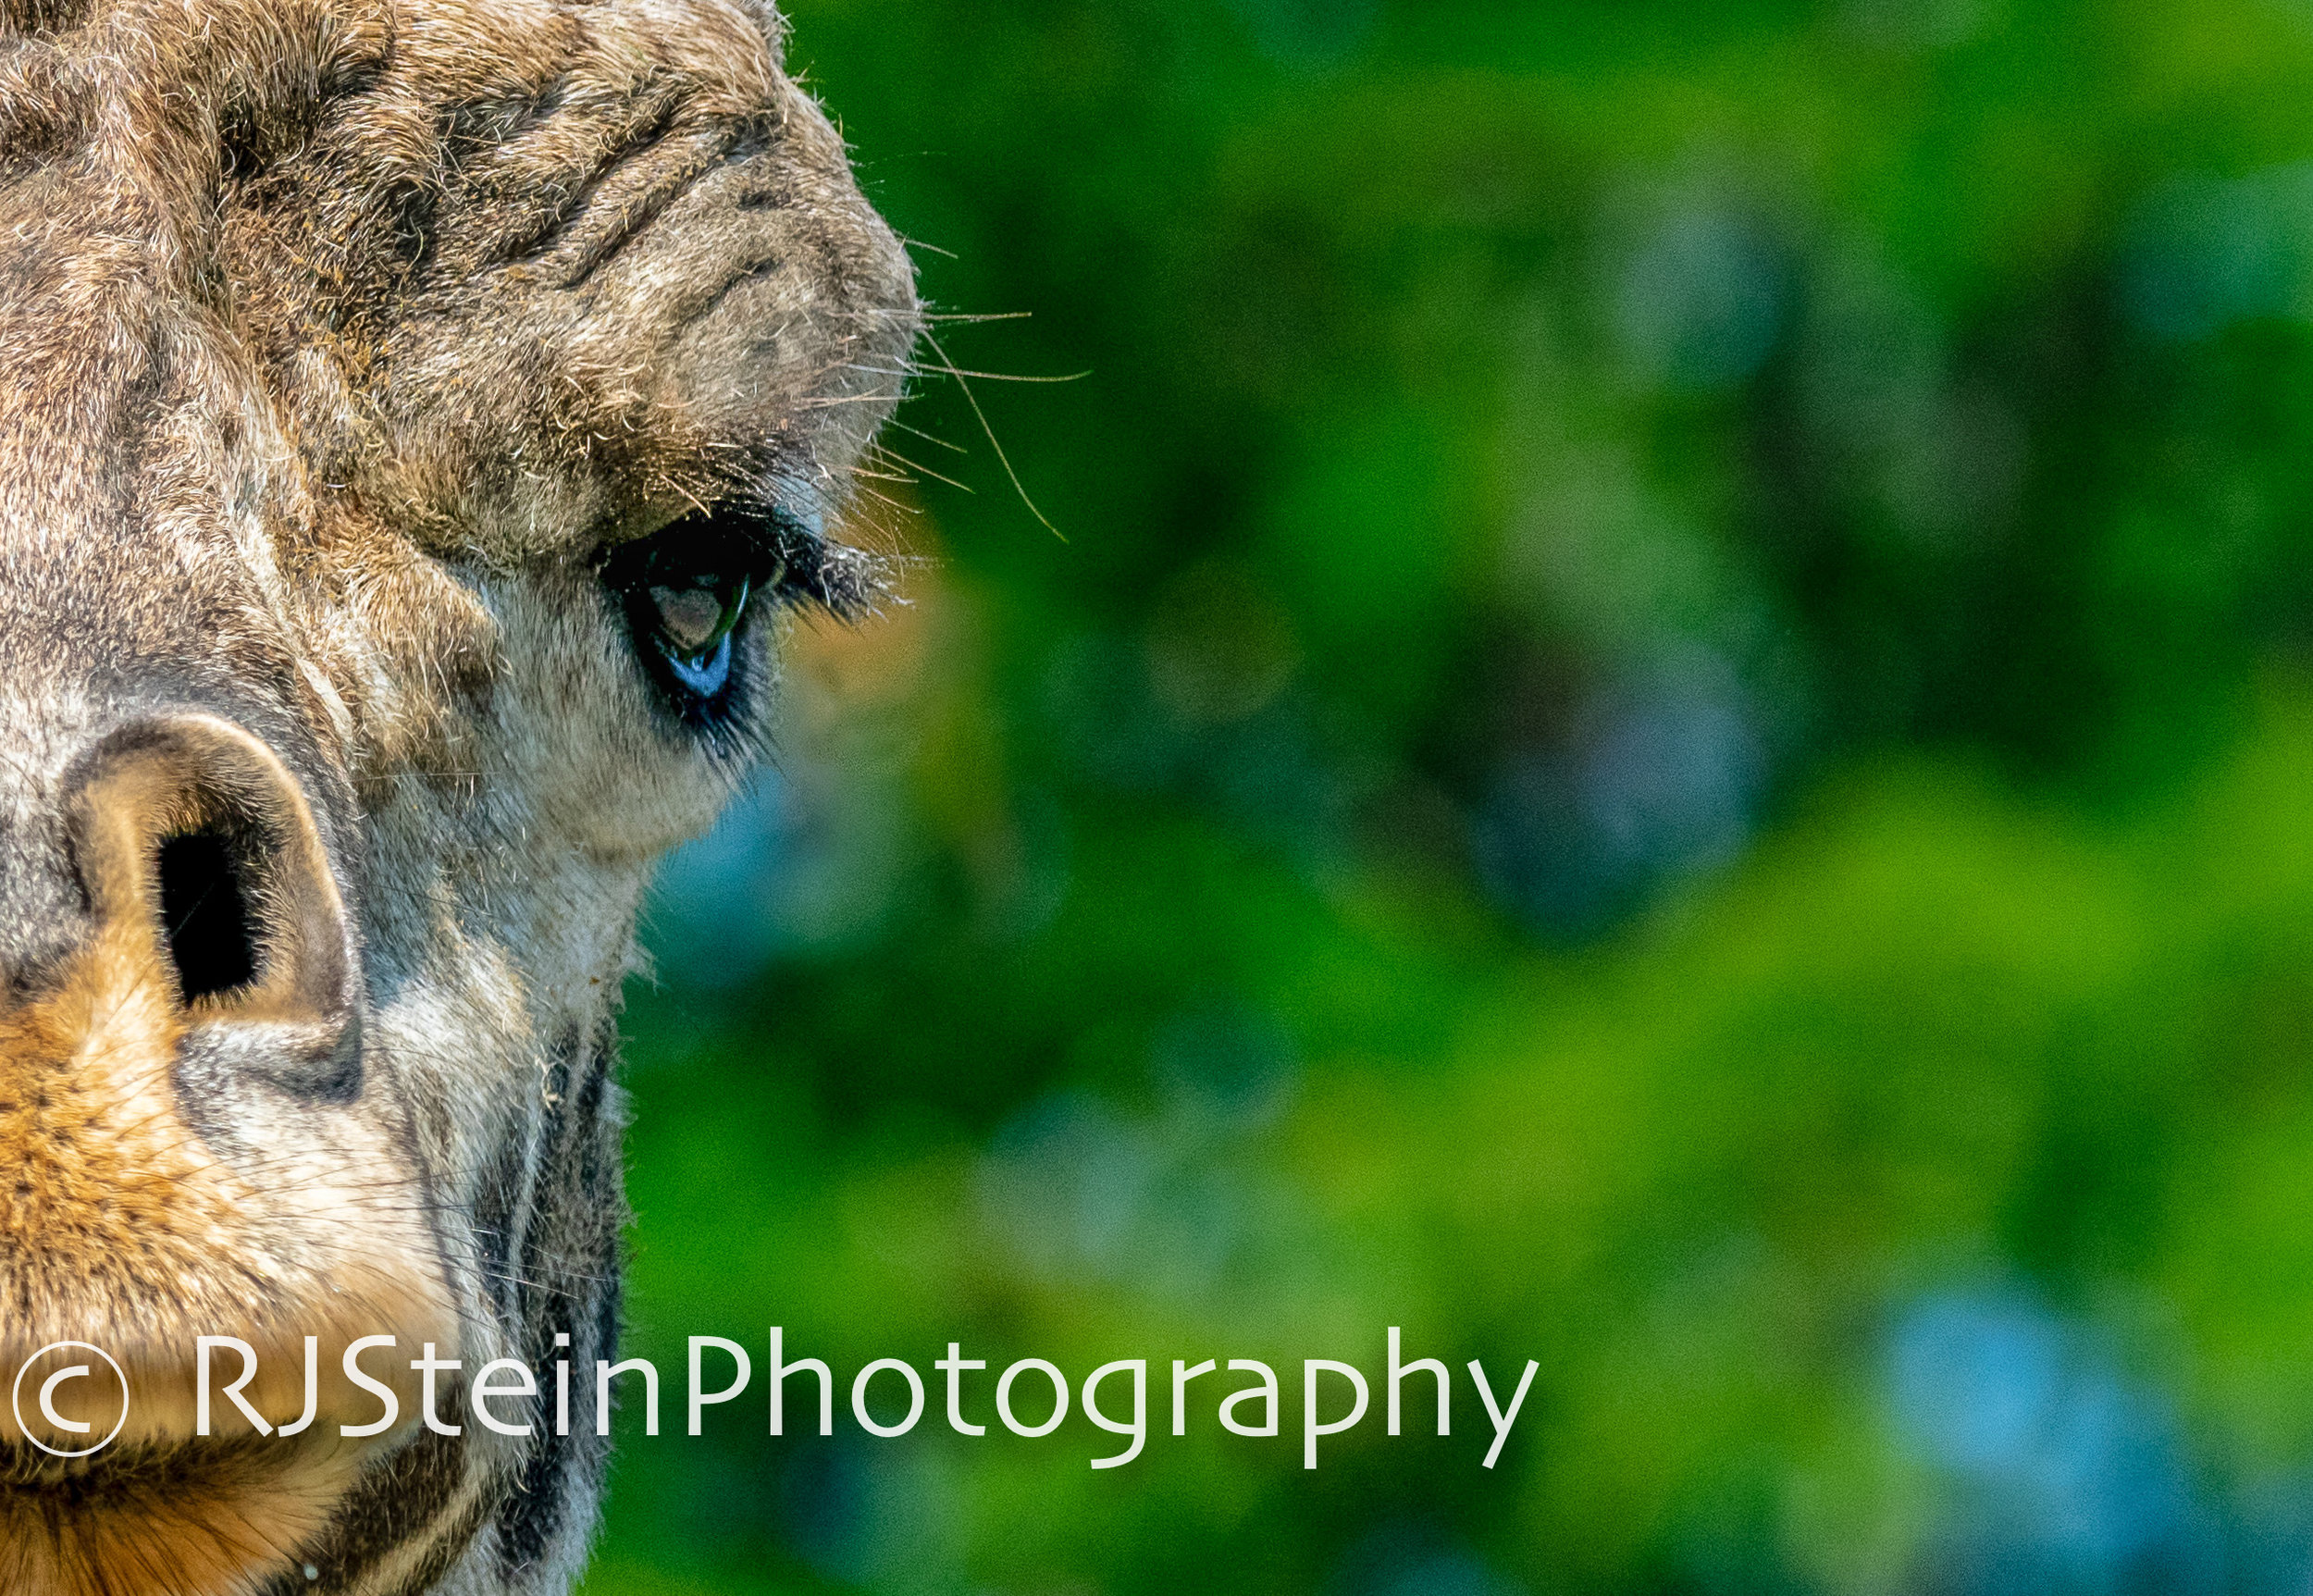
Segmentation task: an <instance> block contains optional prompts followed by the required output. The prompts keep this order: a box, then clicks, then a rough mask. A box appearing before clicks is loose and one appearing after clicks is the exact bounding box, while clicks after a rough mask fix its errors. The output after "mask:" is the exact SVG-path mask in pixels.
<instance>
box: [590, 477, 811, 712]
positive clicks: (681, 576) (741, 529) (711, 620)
mask: <svg viewBox="0 0 2313 1596" xmlns="http://www.w3.org/2000/svg"><path fill="white" fill-rule="evenodd" d="M766 530H767V527H766V525H765V524H764V523H763V522H762V521H761V518H760V517H759V516H757V515H754V514H752V513H745V512H741V513H713V512H701V513H695V514H691V515H686V516H685V517H684V518H683V519H682V520H680V521H677V522H676V523H674V525H673V526H669V527H667V528H666V529H665V530H664V531H662V532H659V533H656V534H654V535H652V536H651V537H649V538H637V539H636V540H634V541H632V542H629V543H622V544H620V545H618V546H617V547H616V548H614V549H613V550H612V551H611V552H610V554H609V555H608V557H607V558H606V559H605V560H604V562H603V567H602V580H603V584H604V585H605V586H606V587H607V588H609V589H610V591H611V593H612V596H613V597H614V598H615V599H616V600H618V601H619V603H620V604H621V605H622V607H623V608H624V609H625V613H626V623H627V629H628V631H629V633H630V634H631V636H632V637H633V639H634V646H635V651H636V654H637V658H638V659H639V661H640V662H641V664H642V667H643V670H644V671H645V672H646V673H647V674H649V676H650V678H651V680H652V681H654V682H655V683H657V684H658V687H659V688H660V690H661V691H662V693H664V694H665V695H666V697H667V699H668V701H669V702H670V704H671V705H672V706H673V707H674V710H675V711H677V712H678V713H680V714H681V715H682V716H683V717H684V718H685V719H686V720H687V721H691V722H694V723H698V724H711V723H713V722H715V721H717V720H719V719H721V718H722V716H723V714H724V711H725V710H726V709H727V706H728V703H729V699H730V696H731V690H732V686H733V674H734V665H735V650H736V636H735V634H736V632H737V630H738V627H739V624H740V623H741V622H742V621H744V620H745V619H746V618H747V610H748V600H750V599H751V598H753V597H754V596H755V595H756V594H757V593H758V592H760V591H763V590H766V589H768V590H771V591H773V592H775V591H777V590H778V588H780V586H781V584H782V582H783V581H784V580H785V575H786V562H785V559H783V558H782V557H781V555H780V553H779V551H778V549H777V547H776V543H775V539H773V538H770V537H766V536H765V532H766Z"/></svg>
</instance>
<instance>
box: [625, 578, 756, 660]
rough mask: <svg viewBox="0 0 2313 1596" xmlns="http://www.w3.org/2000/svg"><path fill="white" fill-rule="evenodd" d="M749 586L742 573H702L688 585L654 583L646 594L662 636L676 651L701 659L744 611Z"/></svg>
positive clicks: (722, 637)
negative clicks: (729, 574) (656, 612)
mask: <svg viewBox="0 0 2313 1596" xmlns="http://www.w3.org/2000/svg"><path fill="white" fill-rule="evenodd" d="M747 595H748V579H747V578H746V577H745V576H733V577H724V576H719V575H701V576H700V577H699V578H698V580H697V582H696V584H695V585H692V586H687V587H676V586H674V585H671V584H666V583H658V584H653V585H652V587H651V588H649V600H650V602H651V604H652V605H653V606H654V607H655V608H656V609H657V611H658V621H659V632H660V635H661V637H663V638H664V639H665V641H666V643H667V644H668V646H669V647H670V648H672V649H673V650H674V651H675V652H676V653H679V654H687V655H689V656H691V657H692V658H694V659H700V658H704V657H705V656H706V655H708V654H710V653H712V652H713V651H714V649H715V646H716V645H717V644H719V643H721V642H722V641H723V640H724V638H725V637H729V636H730V635H731V628H732V627H734V626H736V625H738V624H739V617H740V616H742V615H744V614H745V613H746V612H747Z"/></svg>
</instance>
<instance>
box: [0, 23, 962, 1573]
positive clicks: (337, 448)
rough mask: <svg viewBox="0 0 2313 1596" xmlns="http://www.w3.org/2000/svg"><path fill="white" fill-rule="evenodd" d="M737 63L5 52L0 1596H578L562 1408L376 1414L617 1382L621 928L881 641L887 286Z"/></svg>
mask: <svg viewBox="0 0 2313 1596" xmlns="http://www.w3.org/2000/svg"><path fill="white" fill-rule="evenodd" d="M784 45H785V24H784V22H783V20H782V19H781V18H780V16H779V15H778V13H777V12H776V11H775V10H774V9H773V6H772V5H771V3H770V0H0V1379H5V1378H8V1377H9V1376H10V1375H11V1374H13V1375H14V1376H15V1378H16V1379H17V1382H18V1383H17V1391H18V1395H19V1401H18V1403H17V1404H16V1408H15V1411H14V1416H12V1417H0V1589H5V1590H9V1591H12V1592H13V1591H23V1592H54V1593H56V1596H100V1593H119V1592H126V1591H135V1592H140V1593H146V1592H151V1593H158V1596H273V1593H276V1592H291V1591H305V1590H315V1591H325V1592H365V1593H374V1596H401V1593H414V1592H420V1591H440V1592H467V1593H481V1592H491V1593H498V1592H560V1591H563V1590H567V1589H569V1587H570V1585H571V1584H572V1582H573V1581H574V1580H575V1577H576V1575H577V1573H578V1571H579V1570H580V1568H581V1566H582V1565H583V1563H584V1559H585V1555H586V1552H587V1548H588V1540H589V1538H590V1536H591V1534H592V1532H593V1528H594V1526H595V1522H596V1518H597V1512H598V1507H597V1503H598V1499H599V1497H600V1488H601V1482H602V1477H603V1469H604V1462H605V1455H606V1449H607V1447H608V1445H609V1441H607V1440H605V1439H603V1438H602V1437H601V1436H600V1435H599V1434H598V1433H597V1429H598V1426H597V1424H596V1422H595V1417H596V1416H595V1411H594V1402H595V1392H594V1382H593V1381H592V1380H590V1379H585V1378H583V1377H582V1378H580V1379H575V1380H573V1381H572V1382H571V1391H570V1396H569V1403H570V1406H571V1415H570V1421H569V1423H568V1424H567V1426H566V1427H560V1426H556V1425H554V1424H552V1423H550V1422H547V1420H548V1417H549V1413H548V1410H549V1409H550V1406H551V1404H552V1398H551V1392H550V1390H549V1389H548V1388H547V1387H546V1386H544V1385H540V1386H538V1392H537V1394H536V1395H535V1396H532V1397H526V1398H517V1399H516V1400H514V1401H513V1402H512V1403H507V1402H501V1403H500V1404H498V1406H499V1408H500V1410H501V1412H507V1413H522V1414H526V1415H528V1416H529V1417H530V1419H532V1420H535V1421H536V1422H530V1423H527V1424H526V1425H524V1426H514V1425H511V1424H510V1425H506V1426H493V1427H487V1428H486V1427H484V1426H481V1425H477V1424H476V1423H473V1422H471V1421H470V1419H469V1421H468V1422H466V1423H464V1424H463V1425H451V1424H439V1425H438V1424H436V1423H434V1422H432V1421H431V1420H430V1419H427V1418H425V1417H424V1416H423V1415H422V1413H421V1409H422V1408H424V1407H425V1405H426V1404H425V1403H424V1401H423V1397H424V1395H425V1394H426V1392H425V1389H424V1388H425V1387H427V1386H430V1384H431V1383H432V1382H433V1380H434V1379H435V1371H434V1370H433V1369H420V1368H419V1367H416V1366H419V1365H422V1364H423V1363H425V1362H427V1361H429V1360H430V1361H432V1362H434V1363H436V1364H438V1365H439V1366H442V1367H447V1366H448V1365H449V1364H450V1363H451V1362H453V1361H454V1362H455V1363H457V1364H458V1365H459V1367H460V1368H461V1369H462V1370H463V1371H464V1372H463V1373H462V1374H457V1375H453V1376H452V1377H451V1379H453V1380H458V1379H466V1380H470V1379H473V1378H475V1376H474V1371H476V1370H480V1369H482V1368H483V1367H485V1366H486V1365H489V1364H492V1363H494V1362H495V1363H498V1364H501V1366H502V1365H508V1364H512V1365H520V1366H524V1367H526V1368H528V1369H530V1370H534V1371H544V1370H545V1369H547V1368H548V1367H550V1365H551V1364H552V1363H553V1362H554V1361H555V1360H558V1359H566V1360H569V1361H570V1362H571V1363H572V1364H573V1365H574V1366H575V1367H577V1368H580V1369H582V1370H583V1369H590V1368H592V1367H593V1366H594V1364H595V1363H596V1361H597V1360H599V1359H603V1358H609V1357H614V1356H615V1354H614V1353H613V1351H612V1347H613V1345H614V1342H615V1339H616V1336H617V1330H618V1318H619V1274H620V1238H621V1234H622V1230H623V1227H624V1225H625V1220H626V1217H627V1216H626V1211H625V1200H624V1197H623V1194H622V1189H621V1167H620V1150H619V1149H620V1137H621V1128H622V1123H623V1117H624V1113H625V1110H624V1107H623V1106H622V1099H621V1095H620V1091H619V1087H618V1084H617V1082H616V1080H615V1076H614V1062H615V1053H616V1013H617V1005H618V1000H619V992H620V989H621V984H622V981H623V979H624V977H625V975H626V974H627V973H628V972H629V971H630V970H631V969H632V968H634V966H635V964H636V962H637V952H636V945H635V940H634V927H635V919H636V913H637V906H638V903H639V900H640V897H641V894H642V893H643V890H644V888H645V885H646V883H647V881H648V877H649V872H650V869H651V866H652V864H653V861H654V860H656V859H657V858H658V857H659V856H660V855H661V854H662V853H663V852H664V851H665V850H666V849H667V848H669V847H672V846H674V845H675V844H677V843H679V842H681V841H683V840H685V839H686V838H689V837H691V836H694V835H698V834H699V833H700V832H701V831H703V830H704V829H705V828H706V827H707V826H708V825H709V824H710V823H711V821H712V820H713V818H714V816H715V815H716V813H717V811H718V810H720V809H721V808H722V806H723V805H724V802H725V800H726V799H727V798H729V797H730V796H731V795H732V794H733V793H734V792H735V791H736V789H737V787H738V786H739V785H740V784H741V783H742V781H743V780H744V778H745V777H746V775H747V773H748V771H749V769H750V768H751V767H752V766H753V765H754V764H755V762H756V761H758V760H759V759H760V758H761V755H762V753H763V751H764V749H765V747H766V744H767V740H768V737H769V735H770V731H769V727H770V717H771V713H772V706H773V699H774V697H775V690H776V685H777V644H778V637H779V634H780V632H781V630H782V629H783V627H784V626H785V625H786V624H787V621H786V617H787V616H789V615H791V614H792V613H794V612H797V611H798V610H799V609H801V608H804V607H808V606H819V607H823V608H824V609H828V610H832V611H835V612H839V613H844V614H851V613H855V612H860V611H863V610H865V609H867V608H869V607H872V605H873V604H874V603H875V602H876V601H877V600H878V598H879V596H880V595H881V594H882V592H883V590H884V589H883V581H884V577H883V571H884V567H883V565H882V563H879V561H878V560H877V559H876V558H875V557H874V556H873V555H872V554H870V553H868V552H865V551H862V550H860V549H859V548H856V547H854V546H852V545H851V544H850V543H849V542H847V539H846V536H845V532H844V528H845V526H847V525H849V524H850V521H849V520H848V519H847V516H846V507H847V502H848V501H849V498H850V494H849V488H850V484H851V482H852V480H853V476H854V468H855V466H856V464H857V463H858V462H859V460H860V456H861V454H862V452H863V451H864V450H865V449H866V448H867V447H868V446H869V444H870V442H871V440H872V437H873V435H874V433H875V431H876V429H877V427H879V426H880V424H881V423H882V421H883V420H884V417H885V416H886V414H888V412H889V411H890V409H891V407H892V406H893V404H894V403H895V402H897V398H898V397H899V395H900V393H901V390H902V389H903V387H904V385H905V383H906V381H907V378H908V376H909V362H910V354H911V351H912V349H913V347H914V344H915V340H916V338H917V334H918V328H919V324H920V320H921V313H920V310H919V306H918V301H917V296H916V291H915V282H914V274H913V270H912V268H911V266H910V265H909V259H908V256H907V254H906V252H905V250H904V249H903V248H902V246H901V244H900V242H899V241H897V238H896V237H895V235H894V234H893V232H892V231H891V229H889V228H888V227H887V226H886V225H885V224H884V221H883V220H882V219H881V218H880V217H878V216H877V215H876V213H875V211H874V210H873V209H872V207H871V206H870V205H869V204H868V203H867V202H866V201H865V200H864V199H863V198H862V196H861V194H860V191H859V188H858V186H857V184H856V183H855V181H854V179H853V175H852V172H851V169H850V166H849V162H848V159H847V154H846V151H845V147H844V144H843V142H842V140H841V139H840V138H839V136H838V135H837V133H836V132H835V130H834V128H833V127H832V126H831V124H830V122H829V121H828V119H827V118H826V117H825V116H824V115H823V112H822V110H821V108H820V107H819V105H817V103H816V102H815V100H814V99H813V98H812V96H811V95H810V94H809V93H806V92H805V91H804V90H803V89H801V88H799V87H798V84H797V82H796V81H795V80H794V79H793V78H792V77H791V76H790V75H789V74H788V72H787V70H786V68H785V64H784ZM203 1337H210V1338H216V1345H214V1346H212V1347H209V1348H206V1349H204V1350H203V1351H202V1352H201V1353H200V1354H199V1355H200V1356H201V1357H204V1358H205V1357H207V1356H208V1355H210V1353H211V1352H214V1353H215V1354H216V1356H217V1358H218V1359H219V1360H220V1361H219V1362H218V1363H217V1364H216V1371H215V1373H214V1375H213V1378H212V1379H211V1380H210V1381H209V1382H208V1383H207V1384H204V1382H203V1381H202V1380H201V1379H197V1378H196V1366H195V1361H194V1360H195V1357H196V1350H195V1349H196V1346H198V1345H199V1344H200V1342H201V1338H203ZM383 1338H391V1345H390V1347H389V1346H387V1344H386V1342H385V1341H384V1339H383ZM365 1341H367V1342H369V1343H370V1346H369V1350H368V1351H367V1352H364V1351H363V1350H362V1343H364V1342H365ZM56 1342H82V1343H88V1344H89V1345H90V1346H92V1347H94V1348H97V1349H101V1351H102V1354H103V1355H104V1357H105V1359H106V1360H107V1361H108V1362H109V1363H110V1364H111V1366H112V1368H113V1369H114V1371H116V1379H114V1381H113V1383H111V1384H107V1383H106V1382H105V1380H104V1379H100V1378H87V1377H83V1378H78V1379H72V1378H68V1377H71V1376H73V1374H74V1367H72V1366H70V1365H69V1362H68V1360H70V1359H72V1358H74V1357H76V1356H77V1357H79V1358H80V1360H81V1362H80V1366H78V1367H82V1368H87V1367H94V1356H95V1354H94V1353H93V1352H90V1351H80V1352H75V1351H73V1350H72V1349H69V1348H68V1349H65V1350H62V1351H56V1350H47V1351H43V1349H45V1348H49V1347H50V1346H51V1343H56ZM233 1344H238V1345H240V1346H241V1347H245V1348H247V1349H248V1350H249V1351H250V1352H251V1353H253V1354H255V1355H256V1356H255V1357H254V1359H253V1361H252V1364H251V1365H250V1366H249V1367H254V1368H255V1370H256V1372H255V1374H254V1377H253V1378H252V1379H248V1380H246V1381H244V1382H243V1383H242V1385H241V1388H240V1389H239V1390H238V1391H237V1392H236V1393H235V1394H234V1398H233V1400H232V1401H230V1402H228V1401H227V1400H225V1398H224V1397H223V1396H222V1395H221V1394H220V1395H218V1396H217V1397H216V1400H215V1402H214V1404H212V1403H211V1402H210V1401H209V1400H208V1399H207V1398H206V1397H205V1396H204V1395H202V1394H201V1393H203V1392H206V1391H207V1390H208V1385H209V1384H215V1385H219V1386H221V1385H223V1384H225V1383H226V1382H227V1379H228V1377H229V1375H230V1374H231V1373H232V1372H233V1367H232V1364H233V1354H232V1352H231V1351H230V1350H229V1349H230V1347H231V1346H232V1345H233ZM43 1359H44V1360H45V1361H44V1362H43ZM308 1367H310V1368H312V1369H313V1370H315V1376H314V1380H313V1384H312V1387H311V1390H310V1392H309V1391H308V1389H307V1384H306V1373H305V1371H306V1370H307V1368H308ZM420 1373H422V1374H423V1380H422V1381H421V1380H420V1379H419V1378H418V1376H419V1375H420ZM357 1375H360V1376H363V1377H364V1378H361V1379H356V1378H355V1377H356V1376H357ZM507 1378H511V1377H510V1376H501V1379H507ZM28 1380H29V1381H30V1383H28ZM35 1387H37V1389H38V1392H39V1394H40V1397H41V1402H40V1403H39V1404H33V1403H32V1401H31V1394H32V1392H33V1389H34V1388H35ZM501 1389H502V1388H501ZM383 1392H391V1393H393V1397H394V1399H395V1400H394V1401H393V1402H392V1403H391V1404H388V1403H387V1402H386V1401H385V1399H384V1397H383ZM76 1404H77V1405H76ZM107 1404H109V1405H107ZM386 1405H393V1406H396V1407H398V1410H399V1415H400V1417H399V1419H398V1421H396V1422H394V1423H391V1424H386V1423H383V1422H382V1421H380V1420H379V1417H378V1416H379V1414H380V1411H381V1408H382V1407H384V1406H386ZM212 1407H214V1411H211V1409H212ZM436 1407H437V1408H438V1409H439V1411H440V1412H442V1413H451V1412H454V1411H456V1404H455V1401H454V1397H451V1396H439V1395H438V1397H437V1403H436ZM35 1409H37V1411H35ZM27 1413H31V1414H32V1417H30V1418H27V1417H23V1416H24V1415H25V1414H27ZM244 1414H246V1415H249V1416H252V1417H242V1416H243V1415H244ZM301 1414H302V1415H303V1417H304V1422H303V1423H302V1424H301V1423H300V1416H301ZM76 1415H78V1417H76ZM253 1418H254V1422H253ZM108 1428H109V1429H112V1430H114V1431H115V1433H114V1434H113V1435H112V1436H111V1437H110V1438H109V1440H108V1441H107V1442H106V1443H105V1445H104V1446H103V1448H102V1450H101V1451H94V1452H93V1453H90V1454H86V1455H59V1454H73V1453H76V1452H79V1451H80V1449H81V1448H82V1447H84V1446H85V1444H86V1443H85V1441H82V1440H81V1439H80V1438H83V1437H87V1436H90V1435H91V1434H92V1433H94V1434H102V1433H103V1432H105V1430H106V1429H108ZM563 1428H566V1429H567V1433H566V1434H565V1433H558V1431H559V1430H560V1429H563ZM503 1429H526V1430H527V1431H528V1433H526V1434H507V1433H502V1432H501V1430H503ZM451 1431H454V1433H451Z"/></svg>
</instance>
